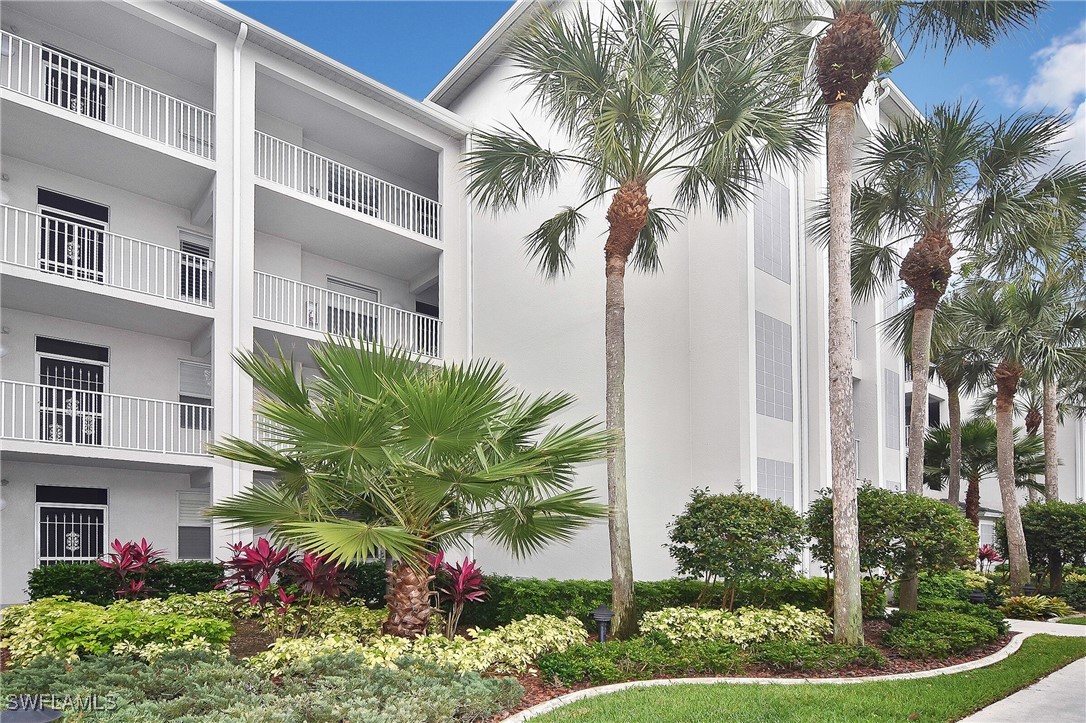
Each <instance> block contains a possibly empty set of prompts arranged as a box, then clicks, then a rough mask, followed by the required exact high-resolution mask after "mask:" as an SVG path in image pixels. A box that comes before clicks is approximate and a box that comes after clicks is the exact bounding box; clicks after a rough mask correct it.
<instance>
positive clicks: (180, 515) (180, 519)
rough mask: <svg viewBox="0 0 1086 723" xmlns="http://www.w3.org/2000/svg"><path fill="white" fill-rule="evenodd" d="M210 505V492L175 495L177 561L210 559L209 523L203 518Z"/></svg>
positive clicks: (207, 490)
mask: <svg viewBox="0 0 1086 723" xmlns="http://www.w3.org/2000/svg"><path fill="white" fill-rule="evenodd" d="M210 504H211V490H210V489H202V490H180V491H178V493H177V559H178V560H210V559H211V521H210V520H209V519H207V518H206V517H204V516H203V511H204V509H205V508H206V507H207V506H208V505H210Z"/></svg>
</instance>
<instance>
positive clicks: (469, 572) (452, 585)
mask: <svg viewBox="0 0 1086 723" xmlns="http://www.w3.org/2000/svg"><path fill="white" fill-rule="evenodd" d="M426 560H427V563H428V564H429V566H430V570H431V572H433V574H434V575H435V576H436V583H437V595H438V600H439V603H449V616H448V618H447V619H446V620H445V637H447V638H448V639H449V640H452V639H453V637H455V635H456V627H457V625H459V623H460V616H461V614H463V612H464V605H465V604H467V603H469V602H482V600H483V599H484V598H486V589H485V588H484V587H483V570H482V568H481V567H479V565H478V564H476V563H475V561H474V560H471V559H468V558H467V557H465V558H464V561H463V562H459V563H456V564H455V565H454V564H450V563H448V562H445V553H443V552H437V553H435V554H432V555H429V556H428V557H427V558H426Z"/></svg>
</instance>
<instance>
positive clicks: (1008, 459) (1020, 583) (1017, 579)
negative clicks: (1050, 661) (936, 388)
mask: <svg viewBox="0 0 1086 723" xmlns="http://www.w3.org/2000/svg"><path fill="white" fill-rule="evenodd" d="M1021 378H1022V367H1021V366H1019V365H1017V364H1012V363H1009V362H1007V361H1006V360H1004V361H1003V362H1001V363H1000V364H999V366H998V367H996V371H995V379H996V390H997V393H996V404H995V407H996V414H995V417H996V458H997V462H998V469H999V494H1000V497H1001V498H1002V500H1003V522H1004V524H1005V526H1006V528H1007V558H1008V562H1009V564H1010V580H1009V583H1010V586H1011V592H1012V593H1013V594H1015V595H1021V594H1022V588H1023V587H1024V586H1025V585H1026V584H1027V583H1028V582H1029V558H1028V557H1027V555H1026V535H1025V532H1024V531H1023V529H1022V514H1021V512H1020V510H1019V508H1018V497H1017V495H1016V494H1015V487H1014V395H1015V394H1016V393H1017V391H1018V382H1019V380H1020V379H1021Z"/></svg>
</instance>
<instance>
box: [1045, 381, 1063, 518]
mask: <svg viewBox="0 0 1086 723" xmlns="http://www.w3.org/2000/svg"><path fill="white" fill-rule="evenodd" d="M1058 422H1059V418H1058V414H1057V411H1056V384H1055V382H1053V381H1051V380H1048V379H1046V380H1045V382H1044V421H1043V422H1042V424H1043V425H1044V435H1045V502H1052V501H1053V500H1058V499H1059V498H1060V478H1059V471H1060V456H1059V450H1058V448H1057V442H1056V428H1057V426H1058Z"/></svg>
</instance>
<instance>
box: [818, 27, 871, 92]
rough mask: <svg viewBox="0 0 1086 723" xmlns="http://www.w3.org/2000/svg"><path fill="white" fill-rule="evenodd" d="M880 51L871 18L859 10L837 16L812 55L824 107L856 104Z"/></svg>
mask: <svg viewBox="0 0 1086 723" xmlns="http://www.w3.org/2000/svg"><path fill="white" fill-rule="evenodd" d="M883 50H884V48H883V44H882V37H881V36H880V34H879V29H878V27H876V25H875V23H874V21H873V20H872V19H871V16H870V15H868V14H867V13H866V12H863V11H862V10H860V11H856V10H853V11H848V12H844V13H841V14H840V15H838V16H837V19H836V20H834V22H833V27H831V28H830V30H829V32H827V33H826V36H825V37H824V38H822V40H821V41H820V42H819V43H818V49H817V51H816V54H815V66H816V67H817V69H818V87H819V89H820V90H821V91H822V100H823V101H824V102H825V103H826V105H828V106H832V105H835V104H836V103H853V104H855V103H859V102H860V98H861V97H862V96H863V93H864V89H865V88H867V85H868V84H869V83H870V82H871V79H872V78H873V77H874V75H875V71H876V69H877V68H878V64H879V59H880V58H881V57H882V53H883Z"/></svg>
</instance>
